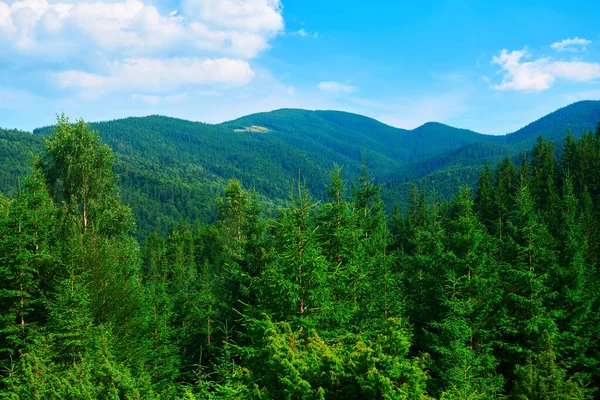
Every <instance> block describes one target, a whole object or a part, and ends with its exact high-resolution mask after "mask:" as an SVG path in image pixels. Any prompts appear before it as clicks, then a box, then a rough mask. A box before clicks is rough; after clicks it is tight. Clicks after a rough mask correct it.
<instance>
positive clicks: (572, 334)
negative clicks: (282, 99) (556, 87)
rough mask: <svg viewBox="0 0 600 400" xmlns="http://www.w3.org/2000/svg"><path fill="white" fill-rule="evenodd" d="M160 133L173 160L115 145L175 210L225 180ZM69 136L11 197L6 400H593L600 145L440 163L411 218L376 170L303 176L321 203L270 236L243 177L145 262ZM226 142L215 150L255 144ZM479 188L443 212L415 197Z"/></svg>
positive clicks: (287, 208)
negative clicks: (388, 195)
mask: <svg viewBox="0 0 600 400" xmlns="http://www.w3.org/2000/svg"><path fill="white" fill-rule="evenodd" d="M133 121H136V120H133ZM140 121H141V124H140V125H143V123H147V122H148V121H147V119H142V120H140ZM164 121H167V122H169V123H166V125H165V126H163V128H162V129H164V131H162V133H161V134H159V135H157V136H156V137H155V139H156V140H161V143H160V145H161V146H162V147H161V149H162V151H163V153H161V154H158V153H156V152H153V151H151V150H149V151H148V153H147V155H146V157H145V156H144V155H143V154H144V153H143V151H144V150H143V148H144V146H146V145H150V143H142V142H140V143H137V144H136V143H135V141H136V140H139V139H138V138H136V139H133V138H132V139H130V140H129V141H127V142H126V141H125V140H124V139H123V140H121V141H120V142H118V143H112V145H113V146H117V147H118V146H122V147H123V148H122V150H121V153H120V155H119V157H120V160H121V161H120V162H121V163H122V164H121V167H120V168H123V167H125V168H130V166H131V165H135V166H136V168H140V169H141V174H140V176H139V177H138V178H137V179H142V178H141V177H147V178H153V177H155V176H156V178H155V179H156V181H153V182H144V184H145V185H146V186H147V187H148V188H149V189H148V193H149V194H151V195H157V196H158V197H160V196H165V199H163V200H161V201H163V202H164V203H165V204H167V205H169V206H171V207H173V208H174V209H175V210H176V211H177V207H179V205H177V204H174V203H173V202H172V201H173V199H169V196H170V195H172V194H170V193H169V192H168V190H169V189H172V190H183V188H190V190H191V188H192V186H191V185H189V183H188V181H187V179H190V178H191V177H193V176H194V174H199V175H200V176H209V174H210V173H213V174H214V172H210V171H209V170H208V169H204V167H203V166H200V165H197V170H190V171H184V172H185V173H186V174H188V175H185V176H184V175H183V174H184V172H179V169H180V168H183V167H184V166H186V165H190V166H191V165H193V164H192V160H194V159H193V154H191V151H190V150H189V149H188V150H187V151H188V152H187V153H184V152H183V149H184V147H181V146H180V147H176V146H175V145H174V144H173V143H177V142H179V141H183V142H186V143H190V144H191V146H193V148H195V149H198V148H200V146H199V145H198V144H194V143H197V142H200V141H201V140H205V138H197V137H195V134H194V133H187V134H186V133H182V132H181V131H178V130H171V131H169V130H168V128H169V126H170V125H171V124H173V121H169V120H167V119H164V118H158V119H157V123H158V124H160V123H161V122H164ZM57 122H58V123H57V126H56V128H55V129H54V131H53V133H52V135H50V136H49V137H48V140H46V142H45V144H44V146H43V149H42V151H41V152H40V154H38V155H36V156H34V157H33V168H31V169H30V171H29V172H28V174H27V177H26V179H24V180H23V185H22V189H21V190H20V191H19V192H18V194H17V195H15V196H11V198H7V197H5V196H2V195H0V278H1V279H0V399H32V400H45V399H101V400H103V399H150V400H152V399H156V400H158V399H181V400H201V399H202V400H205V399H206V400H213V399H214V400H217V399H223V400H225V399H226V400H229V399H249V400H271V399H321V400H324V399H328V400H329V399H332V400H336V399H339V400H346V399H357V400H363V399H364V400H366V399H394V400H433V399H439V400H467V399H468V400H488V399H503V400H594V399H599V398H600V391H599V390H598V389H599V388H600V274H599V273H598V272H599V271H600V175H599V174H598V170H600V126H599V127H598V129H597V130H596V131H595V132H591V131H588V132H586V133H585V134H583V135H582V136H581V137H580V138H575V137H574V136H573V135H567V136H566V137H565V138H564V139H563V141H562V143H561V144H560V149H561V150H562V151H560V152H559V151H557V147H556V145H554V144H553V143H552V142H551V141H549V140H546V139H543V138H542V137H538V139H537V140H536V143H535V145H534V146H533V147H532V148H530V149H528V151H527V154H528V156H527V157H524V158H522V159H517V160H516V162H515V160H513V159H511V158H510V157H509V156H507V155H505V156H503V158H502V159H501V161H500V162H499V163H498V164H497V166H495V167H492V166H489V165H487V166H486V167H484V169H483V172H482V173H481V174H477V173H476V169H477V168H478V166H468V165H463V166H461V165H459V164H460V163H458V162H457V163H454V165H453V163H451V162H449V163H447V164H446V166H445V167H444V168H441V169H438V170H435V171H432V172H431V173H429V174H428V175H426V176H424V177H420V178H419V177H417V178H415V179H414V180H413V182H412V183H414V184H416V186H417V187H414V188H412V189H411V191H410V193H407V194H405V195H403V196H404V197H405V198H406V199H407V201H408V203H409V204H408V207H407V209H408V211H407V212H405V213H402V212H400V211H399V210H398V209H397V208H394V211H393V212H392V213H391V215H388V214H386V212H385V209H386V205H385V204H384V202H383V201H382V199H381V189H382V186H381V185H378V184H377V183H376V182H375V180H374V178H373V176H372V175H371V174H370V172H369V170H368V168H366V167H363V168H362V170H361V171H360V172H359V176H358V177H357V178H354V179H352V180H348V179H346V173H345V171H344V170H342V168H341V167H335V168H332V169H331V170H330V171H327V173H326V174H325V175H326V176H324V177H318V176H312V177H311V178H313V179H315V178H321V179H324V180H328V183H327V189H326V195H325V196H324V199H323V200H317V199H315V198H314V196H312V195H311V194H310V193H309V191H308V190H307V189H306V186H305V185H302V184H298V185H296V186H295V188H294V189H293V192H292V193H293V194H292V196H291V198H290V200H289V201H287V203H286V204H285V205H284V206H283V207H279V208H278V210H277V211H278V212H277V215H276V216H273V215H272V214H271V216H269V215H265V214H266V213H265V204H264V202H263V201H262V200H261V199H260V198H259V196H257V195H256V192H252V191H249V190H246V189H245V188H244V187H243V186H242V185H241V183H240V181H239V180H236V179H232V180H230V181H228V182H227V183H226V186H225V188H224V189H223V190H222V191H220V192H219V195H220V198H219V200H218V201H217V202H216V204H217V218H216V221H215V222H213V223H211V224H205V223H202V221H201V220H196V221H190V222H187V221H181V222H180V223H178V224H176V225H175V226H173V227H172V228H171V229H169V231H168V233H167V234H164V235H161V234H157V233H151V234H150V235H148V236H147V237H145V238H143V239H144V240H143V245H141V246H140V244H139V242H138V241H137V240H136V238H134V237H132V235H131V232H132V228H133V226H134V219H135V218H134V216H133V215H132V212H131V211H132V210H131V208H130V207H129V206H127V205H126V204H124V203H123V202H122V201H121V198H120V196H119V194H118V191H117V189H118V188H117V177H116V174H115V172H114V170H115V165H114V162H115V154H114V152H113V151H112V150H111V148H110V146H108V145H107V144H105V143H103V141H102V139H101V138H100V136H99V134H98V132H97V131H94V130H92V129H90V127H89V126H88V125H87V124H86V123H85V122H83V121H79V122H77V123H76V124H72V123H70V122H69V120H68V119H67V118H66V117H64V116H61V117H59V118H58V121H57ZM175 122H177V123H179V122H178V121H175ZM117 123H123V122H122V121H117ZM181 123H182V124H185V122H181ZM129 124H131V121H129ZM111 126H113V125H111V123H108V127H111ZM192 126H193V127H200V128H202V126H201V125H195V124H192ZM96 127H97V128H98V127H102V124H99V125H96ZM200 128H198V129H200ZM98 129H100V128H98ZM120 129H131V125H128V124H127V123H125V124H124V125H123V126H121V127H120ZM219 129H221V127H212V126H208V127H207V129H206V136H207V137H209V136H210V135H223V136H226V135H228V136H227V137H229V138H232V137H233V136H234V134H243V133H245V132H235V131H233V132H234V133H232V131H229V132H228V131H227V130H224V131H219ZM235 129H244V130H246V131H251V132H253V133H258V132H262V133H265V134H269V133H267V132H265V131H264V129H265V127H259V126H258V125H253V126H250V127H248V128H235ZM211 130H213V131H211ZM131 132H138V133H139V132H143V130H141V128H140V129H139V130H136V131H133V130H132V131H131ZM272 132H273V133H272V134H273V135H275V134H277V133H275V131H272ZM150 135H151V134H150V133H148V136H150ZM281 136H282V137H283V136H285V135H283V134H282V135H281ZM298 136H300V137H302V136H304V135H303V134H300V135H298ZM110 137H111V136H110V135H107V138H108V140H109V141H110V140H113V139H116V140H119V138H120V136H119V135H117V136H115V137H113V139H110ZM213 140H214V142H215V143H221V142H219V141H218V140H217V139H215V138H213ZM172 141H173V143H172ZM239 143H240V142H239V141H238V142H234V143H232V146H238V145H239ZM128 145H129V146H131V151H129V153H128V150H127V146H128ZM138 147H139V148H140V149H139V150H135V149H136V148H138ZM148 148H151V146H149V147H148ZM176 148H179V149H182V150H181V151H182V154H177V153H176V152H174V151H175V150H174V149H176ZM494 151H495V150H494V147H492V149H491V150H489V149H488V147H487V146H483V149H480V148H478V147H477V146H469V147H468V148H467V149H466V150H460V151H458V152H456V153H454V154H453V156H454V158H455V159H457V160H462V159H465V160H470V159H475V158H476V157H474V156H475V155H477V154H479V153H480V152H481V153H482V154H487V155H488V156H489V155H494V154H495V153H494ZM486 152H487V153H486ZM203 154H206V153H203ZM223 154H230V153H228V152H225V151H223ZM300 154H307V153H300ZM126 157H133V158H131V159H128V158H126ZM154 157H156V159H155V158H154ZM157 159H158V160H159V161H160V163H159V161H157ZM215 160H216V161H215ZM219 160H221V158H218V157H215V158H214V159H213V162H218V161H219ZM273 160H274V158H271V159H269V160H267V162H273ZM134 161H135V162H136V163H138V164H135V163H134ZM143 162H147V164H143ZM186 163H189V164H186ZM315 165H318V164H317V163H315ZM125 172H126V174H125V178H124V179H123V180H122V181H121V185H122V187H121V189H127V190H128V191H130V192H131V193H133V192H132V191H133V190H135V189H136V188H138V187H141V186H142V185H141V183H140V182H141V181H135V182H136V185H137V186H126V185H125V186H123V185H124V184H126V183H127V179H130V177H131V173H130V172H129V171H125ZM178 173H179V174H180V175H177V174H178ZM170 174H175V175H174V176H171V175H170ZM203 174H204V175H203ZM214 176H216V174H215V175H214ZM415 176H416V175H415ZM182 177H183V178H182ZM167 179H170V181H169V182H172V183H173V185H174V186H173V187H172V188H166V189H165V188H160V189H157V188H158V187H159V185H160V184H162V183H161V182H164V181H166V180H167ZM178 179H180V181H178ZM198 179H199V181H198V182H201V181H200V179H206V178H198ZM471 181H477V190H475V191H472V190H470V189H469V188H468V187H464V186H463V187H462V188H460V189H459V190H458V191H455V193H454V195H453V196H452V197H451V199H450V200H449V201H440V200H439V198H435V197H434V196H431V195H429V194H426V193H424V192H423V189H427V190H428V191H431V190H433V189H436V190H438V189H440V188H441V189H443V190H445V191H450V190H451V188H452V187H453V186H456V185H457V184H459V183H467V184H468V183H469V182H471ZM210 183H211V182H202V183H198V185H200V186H198V187H203V186H201V185H205V186H206V185H209V184H210ZM406 183H408V182H406ZM212 184H213V186H216V185H217V182H212ZM393 184H394V182H390V183H389V184H388V186H386V188H387V190H388V191H390V190H400V189H399V188H396V187H394V186H393ZM186 185H188V186H186ZM206 187H208V186H206ZM418 187H421V188H420V189H419V188H418ZM127 190H125V191H127ZM155 190H158V193H156V194H155V193H154V192H153V191H155ZM131 193H130V194H129V195H131ZM177 195H178V196H180V195H181V194H177ZM188 195H189V193H188ZM192 195H193V193H192ZM173 196H174V195H173ZM158 197H157V198H158ZM191 198H192V199H195V198H194V197H193V196H192V197H191ZM134 205H135V204H134ZM138 206H139V205H138ZM143 206H144V204H142V210H144V208H143ZM198 206H199V210H201V209H202V207H201V206H200V204H199V205H198ZM158 215H167V214H158Z"/></svg>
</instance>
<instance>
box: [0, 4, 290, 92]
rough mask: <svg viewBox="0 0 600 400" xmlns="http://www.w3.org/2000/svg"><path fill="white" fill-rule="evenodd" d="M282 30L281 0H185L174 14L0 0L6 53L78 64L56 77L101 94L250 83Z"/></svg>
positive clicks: (0, 50)
mask: <svg viewBox="0 0 600 400" xmlns="http://www.w3.org/2000/svg"><path fill="white" fill-rule="evenodd" d="M283 31H284V22H283V16H282V5H281V3H280V0H182V2H181V6H180V9H178V10H173V11H171V12H169V13H168V14H164V13H161V12H160V11H159V9H158V8H156V7H155V6H154V5H152V1H151V0H98V1H95V0H0V57H5V58H19V57H20V58H21V60H23V62H22V65H26V64H27V62H29V63H30V64H31V65H34V66H35V67H36V69H39V68H40V65H41V64H44V65H46V67H47V68H49V69H51V70H54V71H55V70H56V69H57V68H59V69H60V68H61V67H62V66H64V65H69V66H71V68H73V67H75V68H74V69H70V70H66V71H62V72H58V73H51V74H50V76H52V77H53V78H54V79H55V82H56V83H58V86H60V87H63V88H81V89H85V90H92V89H93V90H96V91H97V92H99V91H100V88H103V89H102V91H104V92H106V91H113V90H115V89H116V88H117V87H118V86H120V87H122V88H129V89H132V90H134V89H135V90H142V89H143V90H147V91H162V90H163V89H164V88H165V87H175V86H181V85H184V84H192V85H210V84H218V85H233V86H237V85H243V84H246V83H248V82H249V81H250V80H251V79H252V77H253V76H254V72H253V71H252V70H251V68H250V64H249V62H248V61H249V60H251V59H253V58H255V57H257V56H258V55H259V54H260V53H261V52H263V51H265V50H267V49H268V48H269V43H270V41H271V40H272V39H273V38H274V37H276V36H277V35H278V34H281V33H282V32H283ZM41 60H43V63H42V61H41ZM138 100H143V99H142V98H138ZM146 100H148V101H147V102H150V103H151V102H152V100H153V98H152V96H150V97H148V98H146Z"/></svg>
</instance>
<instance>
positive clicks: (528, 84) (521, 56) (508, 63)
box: [492, 49, 600, 91]
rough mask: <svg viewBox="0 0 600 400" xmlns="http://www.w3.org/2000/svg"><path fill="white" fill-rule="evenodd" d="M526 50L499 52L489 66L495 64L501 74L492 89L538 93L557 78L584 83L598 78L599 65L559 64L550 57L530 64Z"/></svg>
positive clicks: (568, 62)
mask: <svg viewBox="0 0 600 400" xmlns="http://www.w3.org/2000/svg"><path fill="white" fill-rule="evenodd" d="M531 58H532V56H531V54H530V53H529V52H528V51H527V50H526V49H523V50H514V51H508V50H506V49H504V50H502V51H501V52H500V55H498V56H494V57H493V59H492V63H493V64H496V65H499V66H500V67H501V69H502V71H503V72H504V77H503V80H502V82H501V83H499V84H495V85H493V86H492V87H493V88H494V89H496V90H516V91H542V90H547V89H549V88H550V87H551V86H552V85H553V84H554V82H555V81H556V80H557V79H563V80H566V81H575V82H588V81H591V80H593V79H597V78H600V64H599V63H588V62H583V61H562V60H561V61H559V60H553V59H551V58H547V57H544V58H538V59H534V60H531V61H525V60H527V59H531Z"/></svg>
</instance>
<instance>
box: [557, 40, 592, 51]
mask: <svg viewBox="0 0 600 400" xmlns="http://www.w3.org/2000/svg"><path fill="white" fill-rule="evenodd" d="M590 44H592V41H591V40H586V39H580V38H578V37H575V38H573V39H564V40H562V41H560V42H556V43H552V45H551V46H550V47H552V48H553V49H554V50H556V51H571V52H574V53H576V52H578V51H580V50H586V48H587V46H589V45H590Z"/></svg>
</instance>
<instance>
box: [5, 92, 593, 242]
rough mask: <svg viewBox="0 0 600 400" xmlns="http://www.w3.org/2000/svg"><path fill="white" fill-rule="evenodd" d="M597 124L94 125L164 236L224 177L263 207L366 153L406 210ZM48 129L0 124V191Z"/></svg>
mask: <svg viewBox="0 0 600 400" xmlns="http://www.w3.org/2000/svg"><path fill="white" fill-rule="evenodd" d="M598 120H600V102H593V101H585V102H579V103H575V104H572V105H570V106H567V107H565V108H563V109H560V110H558V111H556V112H554V113H552V114H550V115H548V116H546V117H544V118H542V119H540V120H538V121H536V122H534V123H532V124H529V125H528V126H526V127H525V128H523V129H521V130H519V131H517V132H515V133H512V134H509V135H506V136H491V135H483V134H479V133H476V132H472V131H469V130H463V129H458V128H453V127H450V126H447V125H443V124H439V123H433V122H431V123H427V124H424V125H423V126H421V127H418V128H416V129H414V130H404V129H398V128H394V127H391V126H388V125H385V124H383V123H381V122H378V121H376V120H374V119H371V118H367V117H364V116H361V115H356V114H351V113H346V112H339V111H308V110H297V109H281V110H277V111H273V112H267V113H258V114H252V115H248V116H245V117H242V118H239V119H237V120H234V121H229V122H225V123H222V124H218V125H211V124H204V123H199V122H190V121H185V120H180V119H175V118H168V117H163V116H149V117H143V118H125V119H120V120H115V121H107V122H99V123H93V124H91V126H92V128H93V129H95V130H97V131H98V132H99V133H100V136H101V137H102V139H103V140H104V141H105V143H107V144H108V145H109V146H110V147H111V148H112V149H113V151H114V152H115V169H116V172H117V173H118V174H119V175H120V181H119V182H118V185H119V187H120V189H121V190H120V191H121V194H122V197H123V199H124V201H125V202H127V203H128V204H130V205H131V206H132V208H133V212H134V215H135V217H136V219H137V221H138V235H139V237H144V236H145V235H146V234H147V233H149V232H150V231H152V230H158V231H159V232H166V231H167V230H168V228H169V227H170V226H172V225H173V224H175V223H178V222H179V221H180V220H189V221H192V220H202V221H205V222H209V221H212V220H214V218H215V203H214V199H215V196H216V194H217V193H220V192H221V190H222V188H223V187H224V185H225V183H226V182H227V180H228V179H231V178H237V179H239V180H240V181H241V183H242V184H243V185H244V186H245V187H248V188H253V189H256V190H257V191H258V193H259V194H260V195H261V197H262V198H263V200H267V199H268V201H266V203H267V207H268V208H274V206H276V205H278V204H282V202H283V201H285V200H286V199H287V198H288V197H289V192H290V190H291V188H292V180H294V179H297V177H298V172H299V171H300V172H301V175H302V177H303V178H302V179H306V182H307V187H308V189H309V190H310V191H311V193H312V194H313V195H315V196H316V198H318V199H322V198H323V197H324V193H325V191H324V188H325V185H326V183H327V180H328V172H329V171H330V170H331V168H332V166H333V165H334V163H335V164H338V165H340V166H343V168H344V172H345V174H346V175H347V176H348V178H349V179H352V178H354V177H356V176H357V175H358V173H359V170H360V167H361V165H362V162H363V155H364V156H365V157H366V159H367V161H368V163H369V165H370V168H371V171H372V173H373V174H374V176H375V178H376V179H377V180H378V181H379V182H382V183H384V191H383V193H382V196H383V198H384V199H385V200H386V203H387V204H388V206H390V207H391V205H392V204H395V203H398V204H399V205H400V206H401V208H402V209H405V207H406V204H407V203H406V194H407V193H409V192H410V190H411V187H412V185H413V183H415V182H418V183H419V185H420V187H422V188H425V189H427V190H434V191H436V192H438V193H439V195H440V196H442V197H444V198H448V197H449V196H450V195H451V194H453V193H454V191H455V190H456V187H457V185H459V184H467V185H470V186H474V185H475V182H476V177H477V176H478V175H479V174H480V173H481V171H482V169H483V165H484V164H485V162H486V160H487V161H489V162H490V163H492V164H495V163H496V162H497V161H499V160H500V159H501V158H502V157H503V156H504V155H505V154H508V155H509V156H510V157H511V158H513V159H516V158H518V156H519V153H520V152H522V151H525V150H527V149H528V148H530V147H531V145H532V143H533V142H534V141H535V138H536V136H537V135H539V134H542V135H544V136H545V137H547V138H548V139H550V140H552V141H560V140H561V138H562V137H563V136H564V135H565V134H566V132H567V131H568V130H571V131H572V133H573V134H574V136H576V137H577V136H580V135H581V134H582V133H583V131H584V130H591V129H594V128H595V126H596V123H597V121H598ZM50 132H51V128H49V127H46V128H40V129H37V130H35V131H34V134H33V135H32V134H30V133H27V132H19V131H6V130H0V155H1V158H0V163H2V165H1V166H2V169H1V170H0V192H2V193H5V194H8V195H13V194H14V193H16V190H17V187H18V182H19V177H22V176H24V173H25V172H26V171H27V170H28V160H29V158H30V154H31V153H32V152H37V151H39V149H40V148H41V146H42V142H43V140H42V137H43V136H45V135H48V134H49V133H50Z"/></svg>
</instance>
